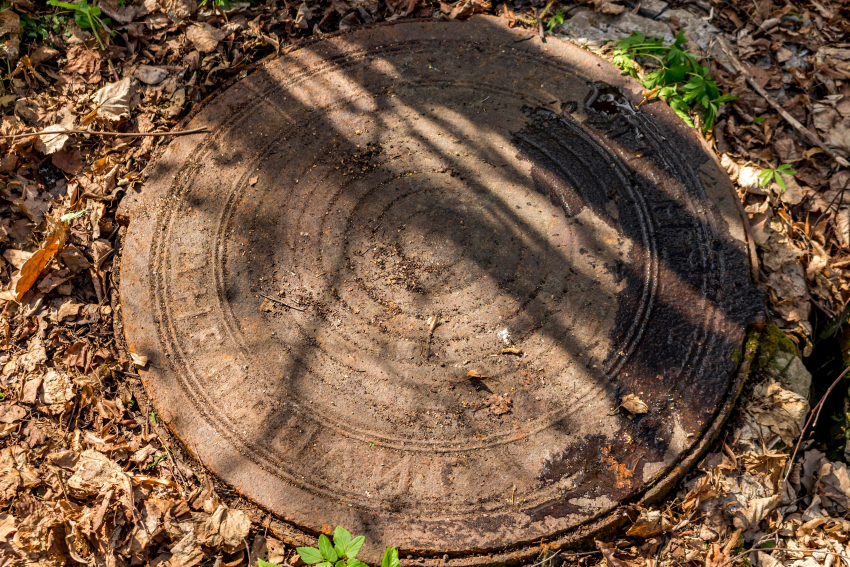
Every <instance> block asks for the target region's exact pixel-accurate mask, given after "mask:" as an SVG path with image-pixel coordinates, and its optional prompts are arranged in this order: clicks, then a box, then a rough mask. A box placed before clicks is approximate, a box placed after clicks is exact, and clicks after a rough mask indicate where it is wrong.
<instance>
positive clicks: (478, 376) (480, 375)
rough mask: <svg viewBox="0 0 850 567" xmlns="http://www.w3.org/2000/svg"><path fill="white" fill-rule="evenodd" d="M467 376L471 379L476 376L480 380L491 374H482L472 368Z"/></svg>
mask: <svg viewBox="0 0 850 567" xmlns="http://www.w3.org/2000/svg"><path fill="white" fill-rule="evenodd" d="M466 377H467V378H470V379H473V378H475V379H479V380H480V379H482V378H489V376H487V375H485V374H481V373H480V372H479V371H478V370H470V371H469V372H467V373H466Z"/></svg>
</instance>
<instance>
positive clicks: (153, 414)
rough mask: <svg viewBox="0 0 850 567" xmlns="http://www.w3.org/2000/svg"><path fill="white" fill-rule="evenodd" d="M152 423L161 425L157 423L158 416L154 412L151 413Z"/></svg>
mask: <svg viewBox="0 0 850 567" xmlns="http://www.w3.org/2000/svg"><path fill="white" fill-rule="evenodd" d="M151 421H152V422H153V424H154V425H159V424H158V423H157V422H156V414H155V413H154V412H153V411H151Z"/></svg>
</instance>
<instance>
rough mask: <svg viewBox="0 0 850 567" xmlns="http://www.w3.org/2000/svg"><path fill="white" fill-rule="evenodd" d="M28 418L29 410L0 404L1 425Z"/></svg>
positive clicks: (9, 404)
mask: <svg viewBox="0 0 850 567" xmlns="http://www.w3.org/2000/svg"><path fill="white" fill-rule="evenodd" d="M26 416H27V410H25V409H24V408H22V407H21V406H19V405H15V404H11V403H6V404H0V423H14V422H16V421H20V420H22V419H23V418H25V417H26Z"/></svg>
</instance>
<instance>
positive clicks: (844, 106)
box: [0, 0, 850, 567]
mask: <svg viewBox="0 0 850 567" xmlns="http://www.w3.org/2000/svg"><path fill="white" fill-rule="evenodd" d="M93 6H94V4H93V5H92V6H88V5H85V6H83V5H82V3H80V4H77V7H76V8H75V9H73V10H72V9H69V8H68V6H65V5H64V3H57V5H56V6H45V5H43V4H41V3H39V4H34V3H31V2H29V1H28V0H11V2H9V1H4V2H0V57H3V58H4V59H5V60H4V62H3V63H5V65H6V69H5V70H4V72H3V82H2V90H0V105H2V123H0V136H2V138H0V250H2V252H1V253H0V257H2V259H0V286H2V291H0V364H1V365H2V372H1V373H0V392H2V401H0V567H6V566H11V565H45V566H47V565H66V564H77V563H79V564H89V565H105V566H112V565H151V566H158V565H170V566H174V567H178V566H184V567H190V566H193V565H201V564H205V565H206V564H208V565H216V566H218V565H226V566H236V565H245V564H251V565H256V564H257V562H258V560H263V561H268V562H270V563H273V564H293V565H294V564H297V563H298V562H299V561H300V560H299V559H298V557H297V555H296V553H295V551H294V549H293V548H291V547H289V546H287V545H284V544H283V543H282V542H281V539H282V538H283V536H284V532H281V531H280V530H281V526H280V525H279V524H278V523H277V522H275V521H274V520H273V518H271V517H269V516H267V515H266V514H264V513H263V512H262V511H259V510H257V509H256V508H254V507H252V506H251V505H250V504H249V503H247V502H245V501H243V500H241V499H240V498H239V497H238V496H237V495H235V494H234V493H233V492H232V491H229V490H228V489H227V488H226V487H223V486H218V485H217V484H216V482H215V480H214V479H211V478H209V477H208V476H207V475H206V474H205V473H204V469H203V466H202V463H197V462H195V461H193V460H192V459H191V457H190V456H189V455H187V454H184V453H183V452H182V451H181V450H180V448H179V446H178V445H176V444H175V443H174V442H173V440H171V439H170V437H169V435H168V432H167V431H166V430H165V429H164V428H163V426H162V423H160V422H159V421H158V420H157V417H156V414H155V413H154V411H153V410H152V408H151V407H149V406H148V404H147V402H146V399H145V396H144V392H143V390H142V389H141V386H140V382H139V380H138V375H137V372H136V368H137V367H139V366H144V364H145V363H146V361H145V360H142V359H140V358H139V357H133V356H131V355H129V354H128V353H126V352H125V351H123V350H122V348H121V338H120V333H119V334H116V333H115V329H114V326H113V317H114V316H115V314H116V312H117V311H118V310H120V298H119V297H118V295H117V290H116V286H115V283H116V282H115V279H114V277H115V274H114V272H113V263H114V261H115V253H116V249H117V248H118V247H119V246H120V239H121V236H122V226H121V222H120V219H117V218H116V216H115V211H116V205H117V203H118V201H119V200H120V198H121V196H122V194H123V192H124V191H125V190H126V188H128V187H130V186H133V185H135V184H137V183H139V182H140V180H141V179H142V171H143V170H144V168H145V166H146V165H147V164H148V162H149V161H150V159H151V158H152V156H154V155H156V153H157V152H158V151H160V150H161V149H162V146H163V145H164V144H167V143H168V140H169V138H168V135H167V134H168V132H169V131H170V130H172V129H175V128H176V127H177V126H178V125H179V123H180V120H181V118H182V117H183V116H185V115H186V114H187V112H188V111H189V110H190V109H191V108H192V106H193V105H194V104H196V103H198V102H200V101H201V100H202V99H204V98H205V97H206V96H208V95H210V94H212V93H214V92H216V90H217V89H219V88H220V87H221V85H222V84H223V83H225V82H226V81H228V80H229V79H231V78H238V77H239V76H241V75H242V74H243V73H244V72H245V71H246V70H247V69H248V68H249V66H250V65H251V64H252V63H254V62H256V61H259V60H261V59H263V58H265V57H269V56H273V55H274V54H275V53H276V52H278V51H279V50H280V49H281V47H283V46H286V45H288V44H291V43H292V42H294V41H297V40H299V39H303V38H306V37H310V36H313V37H321V36H322V35H323V34H325V33H330V32H336V31H345V30H348V29H351V28H353V27H356V26H358V25H361V24H368V23H372V22H377V21H389V20H397V19H399V18H407V17H417V18H433V19H446V18H450V19H458V18H459V19H463V18H466V17H469V16H471V15H472V14H475V13H481V12H485V13H493V14H496V15H499V16H500V17H504V18H506V19H508V20H510V21H511V22H512V23H513V24H514V25H517V26H524V27H526V28H528V29H529V30H530V31H531V32H533V33H547V31H548V32H549V33H553V34H555V35H558V36H560V37H561V38H563V39H566V40H568V41H573V42H575V43H577V44H579V45H582V46H584V47H587V48H589V49H593V50H595V51H598V52H600V53H601V54H603V55H605V56H608V57H609V58H614V59H615V62H616V58H617V57H618V56H622V53H616V51H615V49H614V48H613V45H612V44H607V45H605V44H604V43H603V42H604V40H605V39H618V38H622V37H626V36H629V35H630V34H631V33H632V32H634V31H638V32H640V33H643V34H645V35H646V36H649V37H658V38H664V39H665V41H666V42H667V43H668V44H669V43H672V42H673V41H674V38H675V36H676V35H677V34H678V33H679V32H680V31H682V32H683V35H682V36H680V37H684V38H686V39H688V44H687V46H688V49H689V50H690V52H691V53H693V54H695V55H698V56H699V62H700V63H699V64H700V65H701V66H704V67H705V69H704V71H703V70H700V75H699V79H700V80H703V81H704V80H706V79H707V78H708V77H711V78H712V80H714V81H715V82H716V84H717V86H718V87H719V92H718V93H713V95H712V97H711V98H712V99H713V100H716V99H717V98H718V96H719V95H720V93H722V94H723V95H731V96H734V97H736V100H732V101H730V102H726V104H725V105H724V106H719V105H718V106H717V108H712V109H711V112H712V118H713V120H714V121H715V123H714V125H713V128H712V127H711V124H709V125H708V126H709V127H708V128H707V133H706V136H707V138H708V140H709V141H710V143H711V144H712V145H713V147H714V148H715V150H716V151H717V153H718V156H719V158H720V160H721V162H722V163H723V165H724V166H725V167H726V169H727V171H728V172H729V174H730V176H731V177H732V178H733V180H734V181H735V182H736V186H737V189H738V193H739V196H740V198H741V201H742V204H743V206H744V207H745V210H746V212H747V214H748V216H749V218H750V222H751V224H752V228H753V234H754V237H755V240H756V241H757V243H758V253H759V258H760V264H759V267H758V270H757V273H758V278H759V283H760V284H761V285H762V286H763V287H764V289H765V290H766V291H767V292H768V306H769V315H770V318H771V320H772V323H773V324H774V325H775V326H774V325H771V326H769V327H767V330H766V332H765V335H766V337H767V338H765V339H763V341H762V346H761V348H760V350H759V351H758V354H757V356H756V359H755V361H754V367H755V370H754V379H753V380H751V382H750V385H749V386H748V387H747V389H746V391H745V393H744V395H743V396H742V399H741V401H740V403H739V407H738V408H737V409H736V411H735V413H734V415H733V417H732V419H731V420H730V423H729V425H728V426H727V428H726V429H725V431H724V433H723V435H722V436H721V438H720V439H719V440H718V442H717V444H716V446H715V447H714V449H713V452H712V453H710V454H709V455H708V456H706V457H705V459H704V460H703V461H702V462H701V464H700V465H699V466H698V467H697V469H696V470H695V471H693V472H692V473H691V474H690V475H689V476H688V477H687V478H686V480H685V481H683V482H682V483H681V485H680V486H679V487H678V489H677V492H676V493H675V494H673V495H672V496H671V497H670V498H669V499H668V500H667V501H666V502H665V503H664V504H663V505H659V506H656V507H654V508H651V509H634V510H631V511H630V518H631V519H632V522H631V525H630V526H627V527H626V528H625V529H624V531H623V533H621V534H615V535H612V536H608V537H606V538H604V540H600V541H597V542H596V549H593V550H591V551H589V552H587V551H585V552H582V553H578V554H577V553H575V552H572V551H565V550H558V549H554V548H551V549H547V550H546V551H545V552H544V553H543V556H542V557H541V558H540V560H541V561H542V562H543V563H545V564H547V565H550V566H551V567H556V566H557V565H558V564H560V563H580V564H592V565H608V566H609V567H658V566H659V565H664V566H665V567H672V566H674V565H675V566H677V567H681V566H684V565H688V566H697V565H700V566H702V565H704V566H706V567H726V566H727V565H733V564H736V565H745V564H759V565H762V566H764V567H776V566H777V565H779V564H781V565H784V566H795V567H803V566H805V567H814V566H815V565H824V566H826V567H832V566H834V565H838V564H840V563H842V562H843V563H846V564H847V565H848V566H850V550H848V549H847V548H846V546H847V542H848V540H850V521H848V519H847V518H848V512H850V474H848V470H847V466H846V465H845V463H844V461H846V457H845V456H844V450H843V449H844V443H843V439H844V436H845V434H844V432H845V431H846V430H847V427H846V426H847V421H846V413H845V410H844V402H843V401H842V400H843V392H844V391H846V389H847V388H846V385H843V384H844V383H842V385H841V386H840V387H839V388H837V389H836V390H835V393H833V395H832V398H831V401H829V403H827V404H825V405H818V406H816V410H817V415H818V418H817V419H813V420H811V421H813V422H815V423H812V424H811V425H810V426H809V427H808V428H806V427H805V425H806V420H807V419H809V418H810V417H813V416H812V415H811V412H810V409H811V407H810V399H811V400H817V399H820V397H821V396H823V395H825V394H827V393H829V391H828V390H827V389H826V386H827V385H828V383H831V382H832V378H833V377H834V376H835V375H837V374H838V372H839V371H840V370H841V369H842V368H843V367H844V366H846V364H847V363H848V359H847V356H848V355H847V352H848V351H850V348H848V345H850V331H848V325H847V322H848V316H850V309H848V308H847V305H848V298H850V272H848V268H850V198H848V197H850V195H847V188H848V186H850V170H848V169H847V167H846V164H847V161H846V160H847V159H848V158H850V49H848V47H849V46H850V34H848V31H850V30H848V26H850V24H848V20H847V16H848V8H847V7H846V6H845V5H844V4H842V3H839V2H823V3H821V2H818V1H816V0H809V1H808V2H796V3H792V2H786V3H785V4H781V3H779V2H776V3H772V2H770V1H768V0H755V1H753V2H747V3H744V2H727V1H724V0H718V1H715V2H712V3H710V2H708V1H706V0H690V1H686V2H681V3H678V4H676V3H674V4H667V3H666V2H662V1H660V0H648V1H643V2H636V3H635V2H631V1H629V0H622V1H609V0H593V1H591V2H583V3H579V4H576V5H569V4H564V5H561V4H559V3H555V4H553V3H546V2H543V1H539V0H516V1H513V2H510V3H506V4H505V3H501V4H500V3H495V4H491V3H490V2H487V1H486V0H460V1H459V2H457V3H454V4H446V3H443V2H439V3H433V4H428V3H423V2H421V1H419V0H399V1H398V2H393V1H391V0H384V1H377V0H351V1H349V0H332V1H330V2H327V1H318V2H316V1H312V2H302V3H301V4H299V5H290V4H288V3H286V2H283V1H275V0H269V1H267V2H266V3H259V2H252V3H235V2H234V3H233V4H228V3H226V2H225V3H221V2H220V0H209V1H205V2H202V6H200V7H199V6H198V5H197V2H196V1H195V0H144V1H143V2H142V1H141V0H136V1H133V2H131V1H119V0H104V1H101V2H97V3H96V7H97V10H94V9H93ZM81 14H82V15H83V16H85V18H82V16H81ZM89 15H95V16H96V17H97V18H98V19H97V20H89V18H88V16H89ZM93 34H97V36H95V35H93ZM554 41H558V40H554ZM101 45H103V46H105V49H101ZM654 45H657V43H656V44H654ZM724 48H728V49H724ZM620 63H622V61H620ZM657 70H658V69H657V68H653V66H652V63H651V62H650V63H648V64H647V68H646V69H644V68H642V67H641V65H640V63H637V64H636V66H635V67H634V68H633V71H634V73H636V74H637V75H638V76H640V77H646V76H651V75H652V73H653V72H656V73H657ZM683 79H687V80H689V81H690V80H693V84H696V82H699V81H697V80H696V79H697V77H694V76H691V77H683ZM657 94H658V93H654V92H652V90H649V91H648V92H647V96H648V97H651V96H656V95H657ZM668 94H669V91H668ZM715 95H717V96H715ZM726 100H727V99H725V98H724V99H723V101H726ZM723 101H721V103H722V102H723ZM680 110H681V111H682V113H683V114H684V116H687V117H689V118H691V119H695V120H696V122H697V124H696V126H699V127H701V126H705V124H706V122H705V121H701V119H702V118H703V117H700V116H699V115H698V114H693V113H691V114H689V112H690V111H691V110H692V109H689V108H688V107H687V106H683V107H681V108H680ZM87 130H94V131H100V132H104V133H110V134H125V135H124V136H121V135H92V134H89V133H81V132H85V131H87ZM75 132H76V133H75ZM36 133H38V134H36ZM127 133H141V134H145V136H143V137H136V136H126V134H127ZM842 160H843V161H842ZM790 172H795V174H794V175H790V174H789V173H790ZM783 185H784V187H783ZM789 338H790V340H789ZM798 352H800V353H802V354H803V355H804V356H806V357H808V360H809V362H810V364H809V366H810V367H811V368H812V369H813V370H815V377H814V383H813V384H812V380H811V376H810V375H809V374H808V372H807V371H806V369H805V368H804V367H803V365H802V363H801V362H800V359H799V358H798V357H797V353H798ZM836 400H837V401H836ZM638 402H639V400H638ZM635 403H637V402H635ZM506 411H509V410H506ZM821 412H823V415H822V416H821V415H820V413H821ZM824 424H826V425H824ZM804 429H806V430H805V431H804ZM812 432H815V435H814V436H812V434H811V433H812ZM824 434H826V435H827V437H829V439H826V438H824ZM801 437H802V438H801ZM835 439H839V442H836V441H835ZM830 440H831V441H830ZM795 448H797V449H798V450H795ZM792 453H793V459H792V458H791V456H792ZM789 461H790V462H789ZM297 543H299V544H300V545H315V543H316V542H315V541H303V542H297Z"/></svg>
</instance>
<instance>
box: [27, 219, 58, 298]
mask: <svg viewBox="0 0 850 567" xmlns="http://www.w3.org/2000/svg"><path fill="white" fill-rule="evenodd" d="M66 237H67V232H66V230H65V226H64V225H61V224H60V225H59V226H57V227H56V228H55V229H54V230H53V233H52V234H51V235H50V236H49V237H48V239H47V240H46V241H45V242H44V245H43V246H42V247H41V249H40V250H39V251H38V252H36V253H35V254H33V255H32V256H31V257H30V259H29V260H27V261H26V263H25V264H24V265H23V266H22V267H21V279H19V280H18V283H17V284H16V285H15V299H16V300H17V301H20V300H21V298H22V297H23V296H24V294H25V293H26V292H28V291H29V289H30V288H31V287H32V286H33V284H35V282H36V280H37V279H38V276H39V275H40V274H41V272H42V270H44V268H46V267H47V264H49V263H50V260H52V259H53V257H54V256H55V255H56V254H57V253H58V252H59V251H60V250H62V248H64V246H65V238H66Z"/></svg>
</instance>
